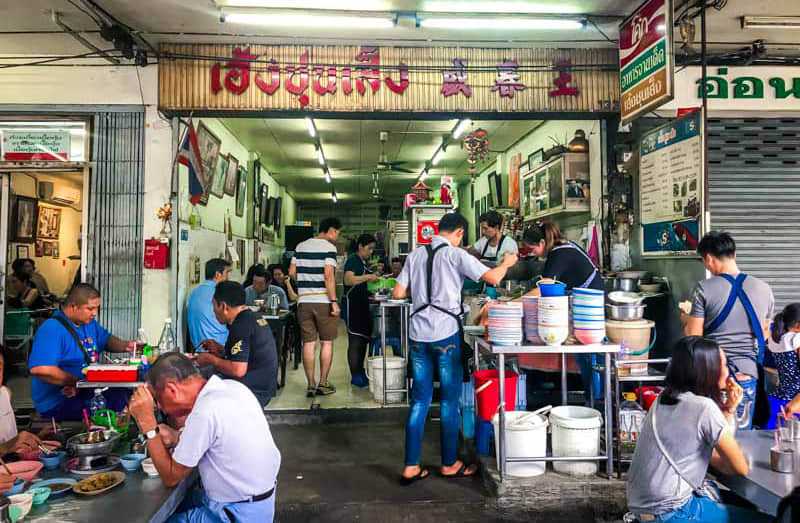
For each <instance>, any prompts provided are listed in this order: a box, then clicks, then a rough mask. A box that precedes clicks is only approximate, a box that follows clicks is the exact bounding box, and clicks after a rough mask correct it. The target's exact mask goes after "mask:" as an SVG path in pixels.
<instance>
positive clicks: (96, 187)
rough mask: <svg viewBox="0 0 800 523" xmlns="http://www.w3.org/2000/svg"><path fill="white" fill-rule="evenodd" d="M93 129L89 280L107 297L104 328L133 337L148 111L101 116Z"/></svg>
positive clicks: (138, 310)
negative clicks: (145, 116) (145, 122)
mask: <svg viewBox="0 0 800 523" xmlns="http://www.w3.org/2000/svg"><path fill="white" fill-rule="evenodd" d="M92 131H93V132H92V139H93V150H92V173H91V190H90V193H89V194H90V198H91V200H90V203H89V231H88V236H89V253H88V254H89V256H88V261H87V270H88V274H87V281H89V282H90V283H92V284H93V285H95V286H96V287H97V288H98V289H99V290H100V294H101V295H102V299H103V304H102V307H101V308H100V318H99V320H98V321H100V323H101V325H103V326H104V327H105V328H106V329H108V330H109V332H111V333H112V334H114V335H116V336H118V337H120V338H123V339H134V338H135V337H136V330H137V329H138V327H139V325H140V321H141V308H142V307H141V301H142V271H143V267H142V265H143V261H142V260H143V249H144V240H143V227H142V219H143V203H144V202H143V199H144V112H107V113H98V114H96V115H95V118H94V126H93V130H92ZM164 299H167V294H165V298H164Z"/></svg>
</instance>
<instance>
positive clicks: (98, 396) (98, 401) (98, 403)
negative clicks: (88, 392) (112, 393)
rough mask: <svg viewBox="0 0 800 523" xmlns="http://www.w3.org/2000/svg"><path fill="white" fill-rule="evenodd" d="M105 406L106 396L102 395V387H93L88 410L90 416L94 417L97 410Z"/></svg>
mask: <svg viewBox="0 0 800 523" xmlns="http://www.w3.org/2000/svg"><path fill="white" fill-rule="evenodd" d="M105 408H106V398H105V397H104V396H103V389H94V396H93V397H92V400H91V402H90V403H89V412H91V414H92V417H94V415H95V414H97V412H98V411H101V410H103V409H105Z"/></svg>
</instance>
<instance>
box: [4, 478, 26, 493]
mask: <svg viewBox="0 0 800 523" xmlns="http://www.w3.org/2000/svg"><path fill="white" fill-rule="evenodd" d="M24 487H25V480H24V479H19V478H17V480H16V481H14V486H13V487H11V489H9V490H7V491H5V492H3V494H5V495H6V496H13V495H14V494H20V493H21V492H22V489H23V488H24Z"/></svg>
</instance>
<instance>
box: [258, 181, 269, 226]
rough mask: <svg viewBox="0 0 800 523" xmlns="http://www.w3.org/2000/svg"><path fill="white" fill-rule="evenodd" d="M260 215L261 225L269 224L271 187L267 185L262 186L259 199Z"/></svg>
mask: <svg viewBox="0 0 800 523" xmlns="http://www.w3.org/2000/svg"><path fill="white" fill-rule="evenodd" d="M258 204H259V209H258V214H259V217H260V220H259V223H261V225H266V224H267V214H268V213H269V186H268V185H267V184H266V183H262V184H261V190H260V191H259V197H258Z"/></svg>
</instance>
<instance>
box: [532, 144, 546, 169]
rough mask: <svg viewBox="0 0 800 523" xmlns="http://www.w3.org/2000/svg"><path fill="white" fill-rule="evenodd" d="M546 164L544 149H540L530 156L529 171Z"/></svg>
mask: <svg viewBox="0 0 800 523" xmlns="http://www.w3.org/2000/svg"><path fill="white" fill-rule="evenodd" d="M543 162H544V149H542V148H539V149H537V150H535V151H533V152H532V153H531V154H529V155H528V170H533V168H534V167H536V166H537V165H539V164H540V163H543Z"/></svg>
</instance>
